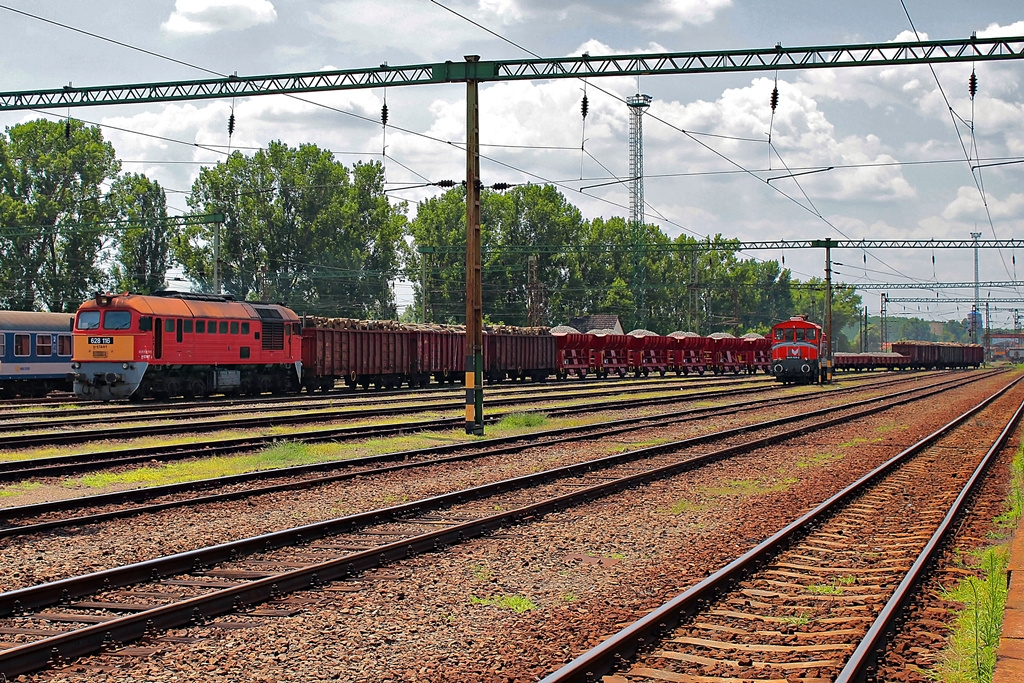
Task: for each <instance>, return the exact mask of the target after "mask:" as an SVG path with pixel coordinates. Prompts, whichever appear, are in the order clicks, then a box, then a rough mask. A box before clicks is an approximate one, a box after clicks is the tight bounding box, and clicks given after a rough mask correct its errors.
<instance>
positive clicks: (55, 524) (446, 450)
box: [0, 378, 980, 538]
mask: <svg viewBox="0 0 1024 683" xmlns="http://www.w3.org/2000/svg"><path fill="white" fill-rule="evenodd" d="M979 379H980V378H979ZM979 379H971V380H969V382H967V383H970V382H975V381H979ZM965 384H966V383H962V382H956V381H950V382H942V383H938V384H934V385H927V386H921V387H916V388H914V389H911V390H908V391H906V392H901V393H899V394H890V395H889V396H890V397H895V396H900V395H904V394H909V393H912V392H917V391H925V390H928V389H941V388H944V387H947V386H950V385H952V386H956V387H962V386H964V385H965ZM857 390H858V388H851V389H841V390H838V391H836V392H832V393H830V394H829V396H833V395H835V394H836V393H839V392H844V393H845V392H853V391H857ZM819 398H822V396H820V395H815V396H804V397H797V398H791V399H788V400H789V401H790V402H791V403H799V402H803V401H811V400H816V399H819ZM777 400H778V399H777V398H769V399H758V400H756V401H747V402H741V403H733V404H728V405H725V406H717V407H714V408H690V409H687V410H682V411H676V412H674V413H668V414H666V415H662V416H660V417H659V418H650V419H642V420H639V419H637V418H626V419H622V420H614V421H612V422H608V423H605V426H606V427H607V428H605V429H600V430H598V431H597V434H596V435H595V433H594V431H595V430H594V427H593V425H585V426H580V427H563V428H559V429H551V430H544V431H541V432H533V433H531V434H529V435H517V436H508V437H500V438H493V439H487V440H485V441H474V442H466V443H461V444H448V445H443V446H434V447H431V448H426V449H420V450H414V451H399V452H396V453H387V454H382V455H374V456H367V457H365V458H356V459H352V460H346V461H344V462H331V463H315V464H312V465H296V466H294V467H289V468H282V469H277V470H261V471H258V472H247V473H244V474H237V475H228V476H225V477H217V478H213V479H204V480H199V481H195V482H188V483H184V484H167V485H164V486H154V487H150V488H145V489H133V490H129V491H117V492H114V493H107V494H99V495H96V496H87V497H81V498H67V499H64V500H59V501H51V502H46V503H35V504H32V505H24V506H19V507H9V508H0V522H3V521H9V520H11V519H31V518H34V517H36V516H38V515H40V514H46V513H51V512H57V511H61V510H71V509H77V508H82V507H87V506H90V505H91V506H101V505H110V504H118V503H126V502H143V501H146V500H152V499H154V498H160V497H163V496H167V495H174V494H176V493H182V492H193V491H197V490H204V489H210V488H214V487H219V486H228V485H232V484H238V483H246V482H250V481H258V480H262V479H271V478H281V477H287V476H296V475H303V474H308V473H312V472H321V471H325V470H328V471H329V470H336V469H340V468H344V469H350V468H354V467H359V466H361V465H376V464H378V463H387V462H394V461H398V462H399V463H401V464H399V465H394V466H390V467H377V468H375V469H369V470H367V469H362V470H357V471H354V472H343V473H340V474H334V475H325V476H320V477H315V478H310V479H303V480H300V481H294V482H286V483H282V484H275V485H269V486H262V487H258V488H256V489H248V490H245V491H231V492H228V493H220V494H212V495H206V496H200V497H197V498H188V499H182V500H177V501H166V502H162V503H155V504H151V505H144V506H138V507H135V508H131V509H129V510H112V511H107V512H100V513H96V514H94V515H83V516H79V517H71V518H64V519H60V520H50V521H45V522H35V523H32V524H25V525H14V526H7V527H0V538H9V537H12V536H22V535H26V534H30V533H38V532H42V531H51V530H53V529H59V528H63V527H67V526H79V525H84V524H92V523H97V522H102V521H106V520H110V519H122V518H126V517H129V516H135V515H139V514H146V513H153V512H159V511H162V510H168V509H173V508H176V507H184V506H192V505H202V504H207V503H214V502H225V501H231V500H238V499H241V498H247V497H251V496H256V495H264V494H269V493H278V492H283V491H297V490H302V489H307V488H313V487H316V486H322V485H325V484H329V483H333V482H337V481H344V480H346V479H350V478H354V477H359V476H366V475H372V474H380V473H385V472H393V471H398V470H403V469H407V468H412V467H422V466H425V465H437V464H443V463H446V462H457V461H461V460H468V459H474V458H477V457H484V456H494V455H502V454H506V453H516V452H518V451H520V450H522V447H521V446H514V445H512V444H516V443H519V442H522V441H524V440H527V439H529V440H530V443H529V445H530V446H551V445H556V444H559V443H570V442H574V441H580V440H586V439H592V438H595V436H600V437H602V438H603V437H607V436H614V435H616V434H621V433H629V432H632V431H635V430H636V429H637V428H638V426H640V425H639V423H640V422H643V423H644V424H643V425H642V426H643V427H652V426H658V425H659V424H665V423H672V422H679V421H685V420H690V419H698V418H702V417H705V416H707V415H708V414H709V413H710V414H713V415H715V416H723V415H729V414H734V413H738V412H742V411H745V410H750V409H754V408H757V407H759V406H760V405H761V404H764V403H770V402H773V401H777ZM875 400H881V399H871V400H870V401H871V402H873V401H875ZM850 405H852V404H850ZM845 407H846V406H837V407H831V408H828V409H826V410H828V411H835V410H842V409H843V408H845ZM808 415H810V413H805V414H803V415H799V416H791V418H782V419H788V420H789V421H790V422H792V421H794V420H799V419H804V418H806V417H807V416H808ZM717 435H718V433H716V434H711V435H707V436H711V437H715V436H717ZM728 436H731V434H729V435H728ZM697 438H704V437H697ZM538 439H543V441H540V442H538ZM481 448H487V449H488V450H487V451H486V452H474V453H468V454H459V453H461V452H462V451H467V450H478V449H481ZM450 453H454V454H457V455H452V456H448V457H433V458H430V457H429V456H445V455H446V454H450ZM424 456H427V457H426V458H425V457H424ZM414 458H422V460H420V461H415V462H409V461H410V460H411V459H414Z"/></svg>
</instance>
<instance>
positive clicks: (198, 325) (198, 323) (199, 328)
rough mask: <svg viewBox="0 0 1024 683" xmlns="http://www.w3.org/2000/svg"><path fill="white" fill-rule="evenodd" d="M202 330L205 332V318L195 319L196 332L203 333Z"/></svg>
mask: <svg viewBox="0 0 1024 683" xmlns="http://www.w3.org/2000/svg"><path fill="white" fill-rule="evenodd" d="M204 332H206V321H205V320H197V321H196V334H203V333H204Z"/></svg>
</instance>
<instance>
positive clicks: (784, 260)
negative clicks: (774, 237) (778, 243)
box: [782, 254, 786, 265]
mask: <svg viewBox="0 0 1024 683" xmlns="http://www.w3.org/2000/svg"><path fill="white" fill-rule="evenodd" d="M782 265H786V255H785V254H783V255H782Z"/></svg>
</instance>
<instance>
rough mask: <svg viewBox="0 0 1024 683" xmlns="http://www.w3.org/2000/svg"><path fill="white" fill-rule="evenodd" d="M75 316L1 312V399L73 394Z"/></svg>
mask: <svg viewBox="0 0 1024 683" xmlns="http://www.w3.org/2000/svg"><path fill="white" fill-rule="evenodd" d="M73 319H74V316H73V315H72V314H71V313H37V312H30V311H0V398H13V397H15V396H24V397H26V398H28V397H39V396H45V395H46V394H48V393H50V392H51V391H71V383H70V382H69V381H68V378H67V376H68V373H70V372H71V349H72V343H71V321H72V320H73Z"/></svg>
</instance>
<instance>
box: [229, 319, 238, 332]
mask: <svg viewBox="0 0 1024 683" xmlns="http://www.w3.org/2000/svg"><path fill="white" fill-rule="evenodd" d="M231 334H238V323H237V322H232V323H231Z"/></svg>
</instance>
